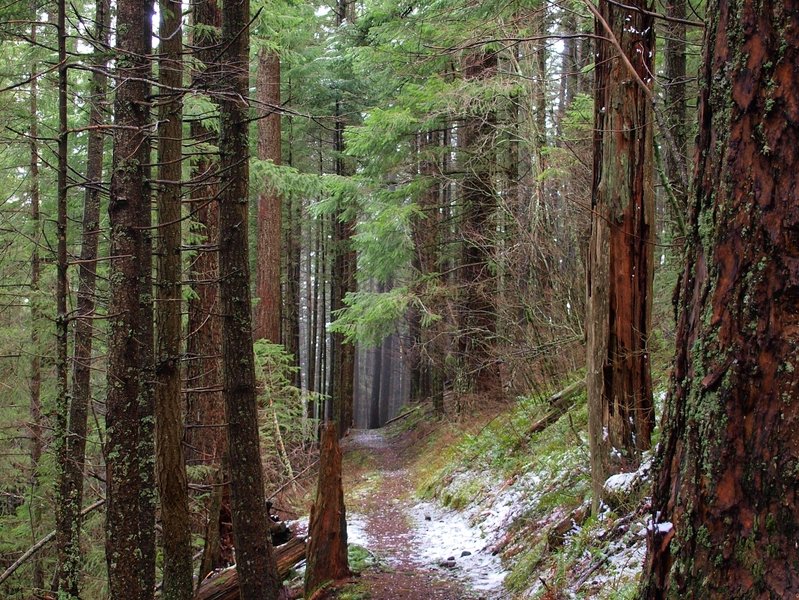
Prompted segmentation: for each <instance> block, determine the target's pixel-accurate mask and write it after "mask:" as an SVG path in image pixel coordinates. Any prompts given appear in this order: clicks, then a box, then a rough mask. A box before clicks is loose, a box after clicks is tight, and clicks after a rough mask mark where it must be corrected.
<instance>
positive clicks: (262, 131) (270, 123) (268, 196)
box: [255, 48, 282, 344]
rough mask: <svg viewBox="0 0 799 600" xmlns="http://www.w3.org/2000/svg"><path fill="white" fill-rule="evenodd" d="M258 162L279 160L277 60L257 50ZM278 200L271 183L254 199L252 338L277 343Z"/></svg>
mask: <svg viewBox="0 0 799 600" xmlns="http://www.w3.org/2000/svg"><path fill="white" fill-rule="evenodd" d="M257 93H258V112H259V117H260V119H259V121H258V158H260V159H261V160H271V161H272V162H273V163H274V164H276V165H279V164H280V162H281V160H280V159H281V157H280V113H279V112H278V107H279V106H280V56H279V55H278V54H277V52H274V51H270V50H267V49H266V48H263V49H261V51H260V52H259V53H258V82H257ZM280 203H281V202H280V196H279V195H278V193H277V191H276V190H275V189H274V187H273V185H272V183H271V182H269V181H267V182H266V187H265V188H264V190H262V191H261V193H260V195H259V197H258V261H257V264H258V267H257V282H256V290H257V296H258V307H257V309H256V319H255V338H256V339H266V340H269V341H270V342H272V343H274V344H279V343H280V341H281V340H280V309H281V304H280V246H281V244H280V239H281V233H282V232H281V206H280Z"/></svg>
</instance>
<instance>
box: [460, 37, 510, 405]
mask: <svg viewBox="0 0 799 600" xmlns="http://www.w3.org/2000/svg"><path fill="white" fill-rule="evenodd" d="M496 69H497V55H496V53H495V52H492V51H489V50H481V51H477V52H473V53H471V54H469V55H467V56H466V57H465V59H464V65H463V76H464V78H465V79H487V78H490V77H492V76H494V74H495V73H496ZM472 110H474V109H472ZM493 120H494V116H493V115H492V114H470V115H469V117H468V118H467V119H466V120H465V121H464V124H463V128H462V129H461V130H460V133H461V140H460V143H459V146H461V148H460V150H461V154H460V155H461V158H462V160H463V169H464V170H465V171H466V174H465V176H464V179H463V183H462V193H461V198H462V203H463V206H462V215H463V216H462V217H461V219H462V221H461V228H462V235H463V253H462V257H461V267H460V271H459V272H460V285H461V287H462V288H463V292H462V293H463V296H464V297H463V300H462V301H461V306H460V332H459V336H460V342H459V353H460V357H461V361H462V365H461V368H462V369H463V370H464V372H463V374H462V375H463V379H464V381H465V382H466V384H467V385H466V387H468V388H469V389H470V390H472V391H474V392H476V393H478V394H482V395H485V396H489V397H495V398H496V397H499V396H501V394H502V385H501V381H500V374H499V368H498V365H497V364H496V362H495V359H494V356H493V350H492V347H493V343H494V336H495V334H496V326H497V323H496V307H495V303H496V286H497V283H496V278H495V277H494V275H493V273H491V266H490V264H491V261H492V259H493V254H494V234H493V232H492V228H493V217H494V212H495V209H496V198H495V196H494V183H493V173H492V169H494V168H496V164H495V159H496V157H495V155H493V153H490V152H489V151H487V150H486V149H487V148H490V147H491V146H492V143H491V138H492V136H493V135H495V132H494V129H493V127H492V122H493Z"/></svg>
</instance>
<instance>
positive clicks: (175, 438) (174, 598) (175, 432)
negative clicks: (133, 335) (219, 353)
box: [155, 0, 192, 600]
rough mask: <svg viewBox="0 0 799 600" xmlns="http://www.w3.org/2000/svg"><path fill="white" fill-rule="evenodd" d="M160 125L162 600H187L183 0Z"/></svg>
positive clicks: (164, 25)
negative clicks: (182, 363) (183, 379)
mask: <svg viewBox="0 0 799 600" xmlns="http://www.w3.org/2000/svg"><path fill="white" fill-rule="evenodd" d="M160 13H161V25H160V36H161V43H160V45H159V48H158V50H159V69H158V73H159V84H160V87H159V99H160V110H159V115H158V117H159V127H158V180H159V181H160V189H159V192H158V230H157V234H156V235H157V242H158V244H157V248H158V252H157V256H158V264H157V270H158V281H157V285H156V290H157V298H156V300H157V303H156V310H155V320H156V329H157V338H156V346H157V353H156V371H155V375H156V386H155V407H156V441H157V454H156V465H157V475H158V477H157V481H158V491H159V500H160V507H161V511H160V515H161V525H162V527H163V533H164V535H163V538H162V539H163V588H162V597H163V598H164V600H190V598H191V596H192V558H191V555H192V548H191V529H190V518H189V496H188V481H187V476H186V463H185V461H184V452H183V414H182V412H183V411H182V409H183V403H182V398H181V381H180V351H181V335H180V334H181V297H182V294H181V260H180V244H181V222H182V220H181V193H182V185H181V180H182V177H183V176H182V168H183V150H182V143H183V119H182V115H183V113H182V108H183V97H182V94H180V92H176V91H175V90H178V89H180V88H181V87H182V85H183V60H182V51H183V35H182V31H183V28H182V9H181V5H180V2H175V1H174V0H161V2H160Z"/></svg>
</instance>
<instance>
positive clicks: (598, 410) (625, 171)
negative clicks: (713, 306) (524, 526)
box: [586, 0, 654, 511]
mask: <svg viewBox="0 0 799 600" xmlns="http://www.w3.org/2000/svg"><path fill="white" fill-rule="evenodd" d="M632 6H634V7H635V8H636V9H641V10H649V4H648V2H647V1H646V0H639V1H636V2H634V3H633V4H632ZM641 10H635V9H633V8H631V9H627V8H624V9H622V8H621V7H619V6H616V5H615V4H612V3H610V2H608V1H604V0H603V1H602V2H600V4H599V14H600V15H601V19H604V21H605V22H606V23H607V25H609V27H610V28H611V29H612V31H613V35H614V36H615V38H616V40H617V41H618V43H619V46H620V48H621V50H622V52H624V54H625V56H626V58H627V59H628V60H629V63H630V65H631V66H632V68H634V69H635V73H637V76H638V77H639V78H640V79H641V80H642V81H643V82H649V81H651V78H652V64H653V62H652V53H653V52H654V33H653V29H652V25H653V20H652V17H651V16H649V15H648V14H644V13H643V12H641ZM601 19H600V18H598V19H597V24H596V30H597V34H598V35H599V36H602V37H606V36H607V32H606V31H605V26H604V24H603V23H602V22H601ZM597 45H598V52H597V61H596V64H597V68H596V74H595V77H596V79H595V109H594V123H595V127H594V175H593V187H592V195H593V197H592V204H591V209H592V214H591V242H590V246H589V251H588V281H587V286H586V287H587V293H588V299H587V304H588V307H587V316H586V332H587V350H586V352H587V375H586V378H587V385H588V406H589V438H590V454H591V478H592V482H593V491H594V510H595V511H596V510H597V509H598V506H599V501H600V499H601V496H602V484H603V483H604V481H605V478H606V477H607V476H608V475H611V474H612V473H613V472H616V471H618V470H619V469H622V468H625V467H629V466H632V465H634V464H635V463H636V462H637V460H638V457H639V456H640V453H641V451H643V450H646V449H647V448H649V446H650V438H651V433H652V428H653V426H654V412H653V405H652V382H651V374H650V365H649V350H648V346H647V344H648V338H649V330H650V321H651V313H652V270H653V264H652V262H653V246H652V244H653V241H654V222H653V219H654V189H653V181H652V172H653V171H652V166H653V163H652V156H653V148H652V129H653V118H652V110H651V105H650V101H649V99H648V97H647V93H646V90H644V89H642V88H641V86H640V85H639V83H638V82H637V81H636V77H635V74H634V73H631V72H630V68H629V67H628V65H627V64H625V61H624V60H622V57H620V56H619V53H618V50H617V49H616V48H615V47H614V46H613V45H612V44H611V43H610V42H608V41H598V42H597ZM613 456H615V457H617V458H616V459H613V458H612V457H613ZM619 457H620V458H619Z"/></svg>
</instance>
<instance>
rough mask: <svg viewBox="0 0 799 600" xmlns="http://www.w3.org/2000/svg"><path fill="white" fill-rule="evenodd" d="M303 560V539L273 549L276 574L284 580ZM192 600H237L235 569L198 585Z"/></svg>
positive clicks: (296, 539) (292, 540) (237, 580)
mask: <svg viewBox="0 0 799 600" xmlns="http://www.w3.org/2000/svg"><path fill="white" fill-rule="evenodd" d="M304 558H305V538H292V539H291V540H290V541H288V542H287V543H285V544H283V545H282V546H277V547H276V548H275V560H276V561H277V574H278V576H279V577H280V579H285V578H286V577H287V576H288V574H289V572H290V571H291V569H292V568H293V567H294V565H296V564H297V563H298V562H300V561H301V560H302V559H304ZM194 600H239V574H238V572H237V571H236V568H235V567H231V568H230V569H227V570H226V571H222V572H221V573H220V574H219V575H216V576H211V577H209V578H208V579H206V580H205V581H203V582H202V583H201V584H200V587H199V588H198V589H197V592H196V593H195V594H194Z"/></svg>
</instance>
